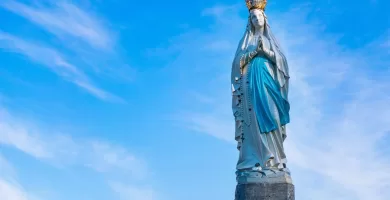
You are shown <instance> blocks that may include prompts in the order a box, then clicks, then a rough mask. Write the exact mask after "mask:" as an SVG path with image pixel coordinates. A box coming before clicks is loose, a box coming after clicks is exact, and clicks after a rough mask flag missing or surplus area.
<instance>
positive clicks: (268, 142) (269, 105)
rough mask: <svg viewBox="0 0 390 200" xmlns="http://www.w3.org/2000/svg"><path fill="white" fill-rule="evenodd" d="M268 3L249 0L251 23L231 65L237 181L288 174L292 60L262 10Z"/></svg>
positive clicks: (247, 0)
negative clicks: (285, 146)
mask: <svg viewBox="0 0 390 200" xmlns="http://www.w3.org/2000/svg"><path fill="white" fill-rule="evenodd" d="M266 4H267V1H266V0H246V5H247V7H248V10H249V20H248V25H247V27H246V31H245V34H244V36H243V37H242V39H241V41H240V43H239V45H238V49H237V52H236V54H235V58H234V61H233V66H232V73H231V84H232V93H233V97H232V108H233V114H234V118H235V122H236V124H235V129H236V130H235V139H236V141H237V143H238V145H237V148H238V150H239V152H240V156H239V160H238V163H237V180H238V182H250V181H251V180H252V181H254V182H257V181H258V180H259V179H262V178H264V177H277V176H278V174H279V175H280V174H283V175H286V174H287V175H288V176H289V171H288V169H287V166H286V162H287V160H286V155H285V152H284V148H283V142H284V140H285V138H286V124H288V123H289V122H290V116H289V110H290V104H289V101H288V98H287V95H288V84H289V73H288V65H287V60H286V57H285V55H284V53H283V51H282V49H281V47H280V46H279V43H278V42H277V41H276V39H275V37H274V35H273V34H272V32H271V28H270V26H269V24H268V20H267V17H266V15H265V13H264V10H265V6H266ZM290 180H291V179H290Z"/></svg>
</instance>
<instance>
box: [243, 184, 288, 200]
mask: <svg viewBox="0 0 390 200" xmlns="http://www.w3.org/2000/svg"><path fill="white" fill-rule="evenodd" d="M235 196H236V197H235V200H295V194H294V185H293V184H291V183H246V184H237V187H236V195H235Z"/></svg>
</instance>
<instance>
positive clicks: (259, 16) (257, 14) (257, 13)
mask: <svg viewBox="0 0 390 200" xmlns="http://www.w3.org/2000/svg"><path fill="white" fill-rule="evenodd" d="M250 13H251V22H252V24H253V26H255V27H256V28H260V27H263V26H264V23H265V19H264V15H263V11H261V10H259V9H253V10H251V12H250Z"/></svg>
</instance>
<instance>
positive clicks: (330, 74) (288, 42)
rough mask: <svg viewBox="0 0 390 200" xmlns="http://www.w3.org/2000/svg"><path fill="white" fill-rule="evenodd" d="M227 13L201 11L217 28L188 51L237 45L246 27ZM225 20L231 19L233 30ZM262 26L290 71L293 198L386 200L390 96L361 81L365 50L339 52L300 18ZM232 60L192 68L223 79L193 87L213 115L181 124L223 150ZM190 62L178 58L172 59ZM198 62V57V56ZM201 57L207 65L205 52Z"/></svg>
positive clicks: (277, 18) (383, 87)
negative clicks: (268, 27) (214, 140)
mask: <svg viewBox="0 0 390 200" xmlns="http://www.w3.org/2000/svg"><path fill="white" fill-rule="evenodd" d="M225 7H226V8H230V7H229V6H225ZM225 7H223V8H225ZM226 10H229V9H221V7H220V6H218V7H217V8H211V9H207V10H206V11H205V13H207V14H209V15H211V14H212V15H214V16H215V17H216V24H214V25H212V27H213V29H212V31H208V32H213V34H209V33H208V32H207V33H206V32H205V33H202V32H200V33H199V35H197V36H196V38H201V39H203V40H197V46H193V45H194V43H190V44H188V45H190V46H191V48H193V49H197V47H202V46H205V45H208V44H209V41H211V40H212V39H211V38H214V40H220V38H221V37H223V38H224V39H227V40H229V41H232V42H235V43H237V42H238V40H239V39H240V38H239V37H240V36H241V35H240V34H242V32H243V31H244V28H245V23H244V22H245V19H241V18H239V15H238V14H237V12H230V10H229V12H226ZM302 13H303V14H302ZM223 17H226V19H231V21H230V22H231V23H227V22H226V21H224V20H223V19H221V18H223ZM268 18H269V19H270V22H271V27H272V28H273V31H274V32H275V34H276V35H277V38H278V39H279V40H280V41H281V43H282V45H283V47H284V49H285V50H286V51H287V56H288V58H289V64H290V72H291V91H290V101H291V106H292V110H291V119H292V123H291V124H289V126H288V138H287V141H286V149H287V150H286V151H287V152H286V153H287V154H288V158H289V163H290V167H291V168H292V170H293V171H292V172H293V178H294V181H295V183H296V185H297V188H300V189H299V190H297V191H296V192H297V198H299V199H344V200H347V199H362V200H369V199H388V197H389V196H390V193H389V191H386V188H389V187H390V159H388V157H387V156H386V155H388V154H389V153H390V149H389V148H387V147H386V146H385V144H386V141H389V139H390V138H388V136H389V131H390V126H389V124H390V121H389V119H390V109H388V102H389V99H390V94H389V93H386V92H384V91H389V86H388V85H390V82H389V81H388V80H386V79H384V80H382V79H377V80H375V79H374V78H373V77H371V76H370V75H369V73H366V66H372V67H375V65H376V60H375V59H372V58H371V57H370V54H369V53H367V52H365V51H364V48H362V49H351V50H348V49H346V48H345V47H343V46H340V45H339V44H338V42H337V38H336V37H333V36H332V35H327V34H326V33H324V32H323V30H322V29H320V28H321V27H318V26H316V25H313V24H311V23H310V22H309V21H308V20H307V16H306V15H305V13H304V12H296V11H295V10H292V11H291V12H288V13H278V14H276V13H269V15H268ZM227 24H229V25H228V26H227ZM204 38H207V39H204ZM178 42H179V43H183V41H178ZM182 45H183V44H182ZM183 46H184V45H183ZM183 49H189V48H188V47H187V48H183ZM233 51H234V50H233ZM233 53H234V52H231V53H229V54H227V53H221V51H217V52H216V53H215V57H216V58H215V59H213V60H209V61H208V62H204V63H200V61H198V60H197V61H195V62H194V63H193V67H196V66H198V65H205V64H207V66H204V67H205V68H211V69H210V71H212V70H213V71H218V72H219V76H221V77H223V79H222V80H221V79H218V80H216V79H215V77H214V76H213V75H211V76H212V80H211V79H201V80H199V82H197V83H198V86H200V87H201V88H203V89H202V90H201V91H197V92H198V93H202V94H205V95H207V96H208V97H209V98H213V100H210V101H209V102H216V103H214V104H213V106H210V104H207V108H211V109H208V110H207V109H202V110H205V111H204V112H203V111H202V112H199V111H195V110H200V109H198V107H197V108H196V109H191V108H187V109H186V110H187V113H186V114H184V115H183V114H181V115H180V116H182V118H180V120H179V122H180V123H182V122H183V121H184V122H185V125H187V128H189V129H191V130H196V131H198V132H202V133H206V134H209V135H211V136H213V137H216V138H218V139H222V140H224V141H229V142H231V141H232V140H233V139H234V129H233V117H232V113H231V112H226V110H228V111H230V101H231V97H230V93H229V89H228V88H227V87H228V86H229V81H230V79H229V76H228V74H230V66H231V61H232V59H233V57H232V54H233ZM191 54H193V52H188V54H184V53H182V54H181V56H182V57H179V58H178V59H184V58H185V57H184V56H188V55H191ZM203 54H204V55H205V54H206V53H203ZM196 55H198V56H199V57H202V54H200V53H199V52H197V54H196ZM207 55H208V56H207V58H210V57H211V55H210V52H207ZM192 57H193V56H192ZM214 60H218V61H214ZM221 60H223V61H224V62H220V61H221ZM221 65H224V66H223V67H222V66H221ZM216 66H221V67H216ZM188 68H189V66H187V68H186V69H188ZM221 68H224V69H221ZM227 69H228V70H227ZM378 70H380V69H378ZM221 71H222V74H221ZM384 73H388V72H384ZM192 76H194V75H193V74H192ZM202 78H205V76H204V75H203V76H202ZM374 80H375V81H374ZM221 88H225V89H221ZM188 101H190V102H191V104H193V105H198V104H200V103H201V102H198V101H197V100H195V99H193V98H192V99H189V100H188ZM206 110H207V111H206ZM184 112H186V111H184ZM232 148H234V146H232ZM294 169H295V170H296V171H299V173H295V172H294ZM313 174H314V175H313ZM316 180H320V182H318V181H317V184H320V185H321V187H319V188H316V187H315V186H310V187H307V186H309V185H312V184H311V183H312V182H315V181H316Z"/></svg>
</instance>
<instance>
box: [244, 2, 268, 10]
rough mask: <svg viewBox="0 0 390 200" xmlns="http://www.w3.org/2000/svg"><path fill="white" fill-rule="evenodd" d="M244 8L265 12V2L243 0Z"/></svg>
mask: <svg viewBox="0 0 390 200" xmlns="http://www.w3.org/2000/svg"><path fill="white" fill-rule="evenodd" d="M245 3H246V7H248V10H252V9H260V10H265V6H266V5H267V0H245Z"/></svg>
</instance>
